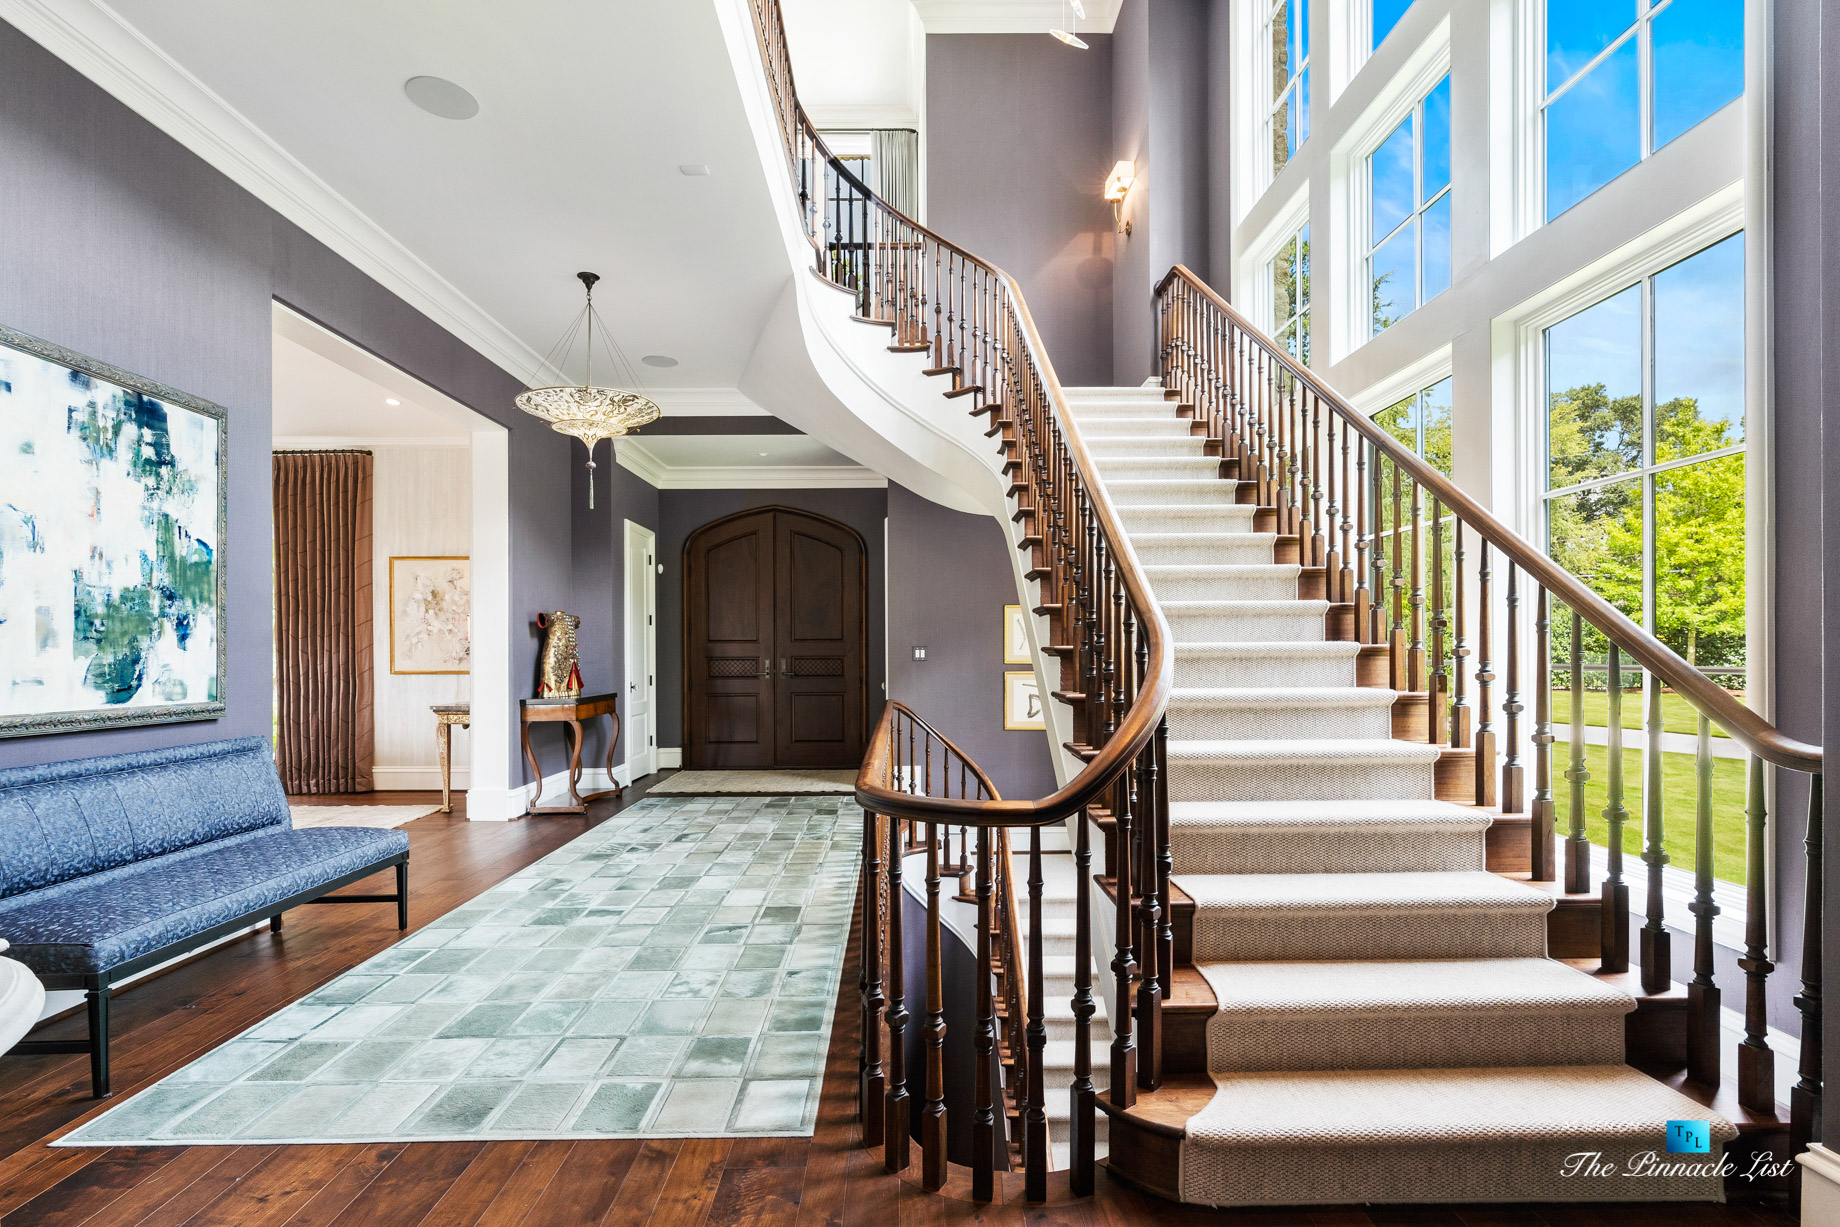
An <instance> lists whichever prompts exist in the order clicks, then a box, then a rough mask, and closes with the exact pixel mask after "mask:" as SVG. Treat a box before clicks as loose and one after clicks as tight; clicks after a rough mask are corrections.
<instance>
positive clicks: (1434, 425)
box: [1373, 375, 1454, 477]
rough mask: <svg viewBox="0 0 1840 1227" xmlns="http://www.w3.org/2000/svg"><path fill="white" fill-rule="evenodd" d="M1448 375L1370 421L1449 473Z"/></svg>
mask: <svg viewBox="0 0 1840 1227" xmlns="http://www.w3.org/2000/svg"><path fill="white" fill-rule="evenodd" d="M1450 411H1451V404H1450V376H1448V375H1446V376H1444V377H1443V378H1442V379H1440V380H1438V381H1436V382H1435V383H1431V384H1428V385H1426V386H1425V387H1423V388H1420V389H1419V390H1418V391H1416V392H1414V393H1413V394H1412V395H1410V396H1407V397H1404V398H1402V399H1400V400H1397V401H1394V402H1393V403H1392V404H1390V405H1388V406H1387V407H1386V408H1384V409H1381V410H1379V411H1378V412H1377V413H1375V414H1374V415H1373V421H1374V425H1376V426H1378V427H1380V428H1381V429H1382V430H1384V431H1386V432H1387V433H1388V434H1390V435H1392V436H1393V437H1394V438H1395V439H1397V440H1399V441H1400V442H1401V443H1403V444H1405V445H1406V446H1407V447H1409V448H1411V449H1412V450H1413V451H1414V452H1416V453H1417V454H1418V455H1420V456H1422V457H1424V459H1425V461H1426V463H1428V464H1429V465H1430V466H1431V467H1432V468H1434V469H1436V470H1437V471H1438V472H1440V473H1442V474H1444V476H1446V477H1448V476H1450V472H1451V464H1452V460H1453V458H1454V457H1453V448H1452V437H1451V412H1450Z"/></svg>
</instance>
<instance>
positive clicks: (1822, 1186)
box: [1796, 1142, 1840, 1227]
mask: <svg viewBox="0 0 1840 1227" xmlns="http://www.w3.org/2000/svg"><path fill="white" fill-rule="evenodd" d="M1796 1159H1797V1161H1798V1162H1799V1163H1801V1165H1802V1227H1831V1225H1832V1224H1834V1223H1840V1154H1835V1153H1834V1152H1833V1151H1832V1150H1829V1149H1828V1148H1827V1147H1825V1146H1823V1145H1821V1143H1819V1142H1816V1143H1815V1144H1814V1145H1812V1146H1810V1147H1809V1148H1808V1149H1807V1150H1805V1151H1803V1152H1802V1153H1801V1154H1799V1155H1797V1156H1796Z"/></svg>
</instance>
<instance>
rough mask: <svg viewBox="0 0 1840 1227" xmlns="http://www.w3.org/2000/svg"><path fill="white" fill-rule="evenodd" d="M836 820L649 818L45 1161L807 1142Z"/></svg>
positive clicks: (647, 806)
mask: <svg viewBox="0 0 1840 1227" xmlns="http://www.w3.org/2000/svg"><path fill="white" fill-rule="evenodd" d="M861 845H862V811H861V810H859V809H857V808H856V805H855V803H854V801H852V800H851V799H849V798H837V797H730V798H722V797H697V798H685V799H681V800H680V799H676V798H648V799H647V800H644V801H641V802H639V803H638V804H637V805H634V806H633V807H632V808H630V809H628V810H625V811H623V812H622V813H620V814H618V815H617V816H615V817H614V818H612V819H610V820H609V821H607V822H605V823H602V824H601V825H600V826H598V827H596V828H594V829H593V830H592V831H589V832H588V833H587V834H585V835H583V836H581V837H580V838H579V839H576V840H574V841H572V842H570V843H569V844H568V845H566V846H565V847H562V848H559V849H557V850H556V851H555V852H552V853H550V854H549V855H548V856H546V857H544V858H543V859H542V860H540V861H538V862H536V863H535V864H533V865H530V866H529V867H528V868H525V869H523V870H522V871H520V872H518V873H517V874H515V875H513V876H512V877H510V878H508V879H506V880H505V881H503V882H501V883H499V884H498V885H497V886H495V887H493V888H492V889H491V890H488V891H487V892H485V893H484V894H483V895H480V896H479V897H478V898H476V899H474V900H472V901H471V902H469V903H467V904H465V905H464V906H462V907H459V908H456V909H455V910H454V911H452V912H449V913H448V914H447V915H445V916H443V917H441V918H440V919H439V920H436V921H435V922H433V923H432V924H430V925H428V926H427V927H425V928H423V929H420V930H418V931H417V932H415V933H412V934H410V935H409V936H408V937H406V938H405V939H403V941H401V942H399V943H398V944H397V945H395V946H393V947H391V948H390V949H389V950H386V951H384V952H383V953H382V954H379V955H377V956H376V957H375V958H373V959H371V960H370V961H368V962H366V963H364V964H362V965H361V966H359V967H357V968H355V969H354V970H352V971H350V972H347V973H346V974H345V975H342V976H340V977H339V978H338V979H336V980H334V981H332V982H331V983H330V984H327V985H326V986H325V987H323V988H321V989H319V990H318V991H316V992H314V993H312V994H310V995H308V996H307V997H304V998H302V999H301V1000H300V1001H297V1002H295V1003H294V1004H293V1005H290V1006H288V1007H287V1008H286V1009H284V1010H282V1011H281V1012H279V1013H278V1014H275V1015H273V1016H272V1017H270V1018H268V1019H267V1020H266V1021H264V1022H262V1023H261V1024H259V1025H258V1026H256V1027H253V1028H251V1029H250V1030H249V1031H246V1032H244V1033H243V1034H242V1035H240V1036H238V1037H237V1038H236V1039H234V1040H231V1041H230V1042H229V1043H227V1044H224V1045H222V1046H221V1047H219V1048H216V1049H214V1050H213V1051H211V1052H210V1053H208V1054H206V1055H205V1056H203V1057H201V1058H200V1059H198V1060H197V1061H194V1062H192V1064H190V1065H188V1066H186V1067H185V1068H184V1069H181V1070H179V1071H178V1072H177V1073H175V1074H173V1075H172V1076H170V1077H168V1078H166V1079H164V1080H162V1081H161V1082H159V1083H157V1084H155V1085H154V1086H152V1087H149V1088H148V1089H147V1090H145V1091H142V1092H141V1093H140V1094H138V1095H136V1096H134V1097H133V1098H132V1099H129V1100H127V1101H126V1102H124V1103H122V1104H119V1105H117V1106H116V1107H114V1108H112V1109H110V1110H109V1111H107V1112H105V1113H104V1114H102V1115H101V1116H99V1117H97V1118H96V1119H94V1120H92V1121H90V1122H88V1123H87V1124H85V1125H83V1126H81V1127H80V1128H78V1129H76V1130H74V1131H72V1132H71V1133H69V1134H67V1135H65V1136H64V1137H63V1138H62V1139H60V1140H59V1141H58V1143H57V1144H58V1145H62V1146H123V1145H172V1144H182V1145H199V1144H211V1143H237V1142H249V1143H263V1144H271V1143H284V1142H285V1143H303V1142H394V1141H444V1140H445V1141H453V1140H467V1141H495V1140H515V1139H526V1138H618V1137H670V1136H677V1137H742V1136H799V1137H802V1136H806V1135H809V1134H810V1133H811V1132H812V1125H813V1122H814V1121H815V1119H816V1116H817V1107H818V1096H819V1091H820V1089H821V1083H822V1080H823V1077H824V1058H825V1051H826V1048H827V1046H828V1044H829V1040H830V1029H831V1011H832V1007H833V1005H834V1003H835V1001H836V996H837V989H838V975H839V971H840V969H841V967H842V965H843V954H844V944H845V942H846V941H847V940H848V936H849V927H850V915H851V910H852V905H853V904H854V902H855V895H856V881H857V869H858V860H859V857H860V854H861Z"/></svg>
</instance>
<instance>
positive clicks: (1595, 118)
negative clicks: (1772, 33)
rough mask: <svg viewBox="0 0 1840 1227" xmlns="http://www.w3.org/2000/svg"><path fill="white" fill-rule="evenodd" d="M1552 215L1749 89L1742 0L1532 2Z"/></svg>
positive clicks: (1545, 213)
mask: <svg viewBox="0 0 1840 1227" xmlns="http://www.w3.org/2000/svg"><path fill="white" fill-rule="evenodd" d="M1533 3H1535V4H1536V5H1537V6H1538V8H1537V12H1538V16H1539V22H1538V30H1539V33H1538V38H1537V43H1538V45H1539V52H1540V74H1541V75H1540V77H1539V78H1538V79H1539V80H1540V82H1541V86H1540V91H1539V111H1540V114H1539V130H1540V134H1541V140H1542V144H1543V150H1544V156H1543V161H1544V180H1545V200H1544V203H1543V206H1542V214H1541V215H1542V217H1543V218H1544V220H1546V221H1551V220H1552V219H1553V218H1555V217H1557V216H1559V214H1561V213H1563V212H1565V211H1566V210H1567V209H1569V208H1571V207H1572V206H1573V205H1575V204H1577V203H1578V202H1579V201H1581V200H1583V199H1584V198H1585V197H1587V196H1589V195H1591V194H1592V193H1593V192H1596V191H1597V190H1598V189H1599V188H1601V187H1603V186H1604V185H1605V184H1607V183H1609V182H1610V181H1611V180H1612V179H1615V178H1616V177H1617V176H1619V175H1621V174H1622V173H1623V172H1624V171H1626V170H1628V169H1630V168H1631V167H1633V166H1635V165H1636V164H1638V163H1639V162H1641V161H1642V160H1643V159H1645V158H1647V157H1649V156H1650V155H1652V154H1653V153H1654V152H1655V151H1656V150H1657V149H1660V148H1661V147H1662V146H1664V145H1666V144H1667V143H1668V142H1669V141H1671V140H1673V139H1674V138H1675V137H1677V136H1679V135H1681V134H1682V133H1683V132H1686V131H1687V130H1688V129H1689V128H1692V127H1693V126H1694V125H1696V124H1698V123H1700V122H1701V121H1702V120H1704V119H1707V118H1708V117H1710V116H1711V115H1712V114H1713V113H1714V112H1716V111H1718V110H1719V109H1720V108H1722V107H1724V106H1725V105H1726V104H1727V103H1729V102H1731V101H1733V100H1734V99H1736V98H1737V97H1738V96H1739V95H1741V94H1742V93H1743V92H1744V4H1743V0H1533Z"/></svg>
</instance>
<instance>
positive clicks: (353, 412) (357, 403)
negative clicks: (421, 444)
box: [274, 333, 468, 442]
mask: <svg viewBox="0 0 1840 1227" xmlns="http://www.w3.org/2000/svg"><path fill="white" fill-rule="evenodd" d="M274 383H275V387H274V409H275V418H274V430H275V438H276V440H277V441H280V442H288V441H297V440H303V439H310V438H329V439H341V440H343V439H353V440H356V439H421V440H461V441H465V440H466V439H467V438H468V432H467V431H466V429H465V428H464V427H462V426H460V425H458V424H456V423H454V422H452V421H450V420H449V419H448V418H447V417H446V416H444V415H443V414H441V413H439V412H437V411H436V410H434V409H430V408H428V407H427V406H425V405H422V404H420V403H418V402H416V401H414V400H411V399H408V398H407V397H406V396H405V395H404V394H403V392H402V391H401V390H399V389H395V388H385V387H383V386H381V385H380V384H377V383H374V382H373V381H371V380H370V379H367V378H365V377H364V376H363V375H360V374H358V373H357V372H355V371H353V370H351V369H350V368H349V367H345V366H341V365H340V364H339V363H337V362H335V361H333V360H332V359H330V358H327V357H323V356H322V355H320V354H318V353H315V352H314V351H313V350H311V349H308V348H307V347H306V346H304V345H301V344H299V343H298V342H296V341H291V340H289V339H288V338H287V337H285V336H282V335H280V334H279V333H277V334H276V335H275V368H274ZM390 400H395V401H396V402H397V403H396V404H395V405H391V404H389V403H388V402H389V401H390Z"/></svg>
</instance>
